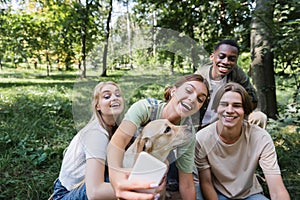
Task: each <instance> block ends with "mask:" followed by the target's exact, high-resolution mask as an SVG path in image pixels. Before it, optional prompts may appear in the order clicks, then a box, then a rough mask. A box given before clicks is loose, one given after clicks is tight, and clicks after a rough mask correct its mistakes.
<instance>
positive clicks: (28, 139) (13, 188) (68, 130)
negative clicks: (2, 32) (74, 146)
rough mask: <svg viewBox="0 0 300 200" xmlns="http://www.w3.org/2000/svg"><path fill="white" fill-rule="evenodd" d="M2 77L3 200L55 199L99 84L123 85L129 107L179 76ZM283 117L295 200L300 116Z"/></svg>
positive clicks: (274, 128)
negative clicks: (68, 152) (68, 151)
mask: <svg viewBox="0 0 300 200" xmlns="http://www.w3.org/2000/svg"><path fill="white" fill-rule="evenodd" d="M0 73H1V74H0V152H1V154H0V199H47V198H48V197H49V196H50V194H51V192H52V186H53V181H54V180H55V179H56V178H57V176H58V173H59V170H60V165H61V161H62V152H63V150H64V149H65V148H66V147H67V145H68V143H69V142H70V140H71V138H72V137H73V136H74V135H75V134H76V132H77V130H78V128H79V127H80V126H82V125H83V124H84V123H85V122H86V121H87V120H88V119H89V115H87V116H86V118H84V116H82V115H80V114H78V113H77V111H78V110H77V109H78V108H80V109H83V111H82V112H87V113H89V109H88V106H89V101H90V93H91V92H92V90H93V85H94V84H95V83H96V82H98V81H102V80H114V81H116V82H118V83H119V84H120V85H121V87H122V90H123V93H124V95H125V98H126V100H127V107H128V106H129V105H130V104H131V103H133V102H134V101H136V100H138V99H140V98H144V97H147V96H152V97H156V98H161V97H162V95H163V92H164V90H163V88H164V86H165V85H166V84H172V83H173V82H174V79H175V78H176V76H170V75H169V74H168V73H162V72H161V71H160V72H159V73H153V74H154V75H153V74H147V73H146V72H144V73H136V72H128V71H126V72H125V71H115V72H110V73H109V77H105V78H99V77H97V76H95V75H94V74H93V73H91V75H89V77H88V78H87V79H85V80H80V79H78V75H77V73H76V72H58V71H57V72H52V73H51V76H49V77H48V76H46V75H45V72H44V71H33V70H31V71H28V70H9V69H5V70H3V71H0ZM76 92H79V93H78V94H79V95H78V96H76V95H74V94H75V93H76ZM77 100H78V101H77ZM76 103H77V104H76ZM74 105H75V106H74ZM84 109H86V110H84ZM298 109H299V108H298ZM287 114H288V115H287ZM75 115H77V118H76V116H75ZM281 115H282V116H283V117H282V119H280V120H278V121H272V122H270V124H269V125H268V131H269V132H270V134H271V135H272V137H273V139H274V141H275V143H276V148H277V152H278V158H279V164H280V166H281V169H282V174H283V178H284V182H285V184H286V186H287V189H288V190H289V192H290V194H291V197H292V199H299V197H300V188H299V185H300V181H299V180H300V171H299V163H300V156H299V155H300V152H299V151H300V141H299V140H300V135H299V129H300V127H299V121H297V120H299V116H298V115H299V114H297V113H295V114H291V112H290V111H288V110H283V111H282V113H281ZM288 119H290V120H288Z"/></svg>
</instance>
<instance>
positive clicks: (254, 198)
mask: <svg viewBox="0 0 300 200" xmlns="http://www.w3.org/2000/svg"><path fill="white" fill-rule="evenodd" d="M217 193H218V199H219V200H231V199H230V198H227V197H226V196H224V195H223V194H221V193H220V192H218V191H217ZM242 200H269V199H268V198H267V197H265V196H264V195H263V194H260V193H258V194H253V195H251V196H249V197H247V198H244V199H242Z"/></svg>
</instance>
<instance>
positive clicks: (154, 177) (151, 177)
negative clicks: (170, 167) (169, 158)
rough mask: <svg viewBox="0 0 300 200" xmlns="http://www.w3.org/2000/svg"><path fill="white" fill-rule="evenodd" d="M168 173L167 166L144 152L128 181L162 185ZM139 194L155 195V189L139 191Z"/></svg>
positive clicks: (140, 155)
mask: <svg viewBox="0 0 300 200" xmlns="http://www.w3.org/2000/svg"><path fill="white" fill-rule="evenodd" d="M166 171H167V165H166V164H165V163H164V162H162V161H160V160H158V159H157V158H155V157H154V156H152V155H150V154H148V153H147V152H144V151H142V152H141V153H140V154H139V156H138V158H137V160H136V162H135V164H134V166H133V168H132V171H131V173H130V175H129V178H128V180H134V181H144V182H151V183H154V184H157V185H158V184H160V182H161V180H162V178H163V177H164V175H165V173H166ZM138 192H144V193H153V192H155V189H147V190H138Z"/></svg>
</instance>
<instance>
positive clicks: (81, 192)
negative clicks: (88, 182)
mask: <svg viewBox="0 0 300 200" xmlns="http://www.w3.org/2000/svg"><path fill="white" fill-rule="evenodd" d="M71 199H72V200H76V199H78V200H87V199H88V198H87V195H86V187H85V183H84V184H83V185H81V186H80V187H78V188H75V189H73V190H71V191H69V190H67V188H65V187H64V186H63V185H62V184H61V182H60V180H59V179H57V180H56V181H55V183H54V193H53V200H71Z"/></svg>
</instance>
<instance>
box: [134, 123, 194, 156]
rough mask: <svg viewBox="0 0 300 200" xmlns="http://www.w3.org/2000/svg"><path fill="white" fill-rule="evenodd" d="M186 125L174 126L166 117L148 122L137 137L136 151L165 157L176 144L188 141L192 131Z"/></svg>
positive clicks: (179, 144)
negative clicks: (187, 129)
mask: <svg viewBox="0 0 300 200" xmlns="http://www.w3.org/2000/svg"><path fill="white" fill-rule="evenodd" d="M186 128H187V126H176V125H174V124H172V123H171V122H169V120H167V119H158V120H154V121H151V122H149V123H148V124H147V125H146V126H145V127H144V128H143V131H142V133H141V134H140V135H139V136H138V138H137V140H138V141H137V152H136V153H139V152H141V151H146V152H148V153H150V154H152V155H153V156H155V157H159V158H163V157H166V156H167V155H168V154H169V152H170V151H171V150H173V149H175V148H176V147H178V146H181V145H183V144H185V143H186V142H188V141H190V139H191V136H192V133H191V132H189V131H186Z"/></svg>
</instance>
